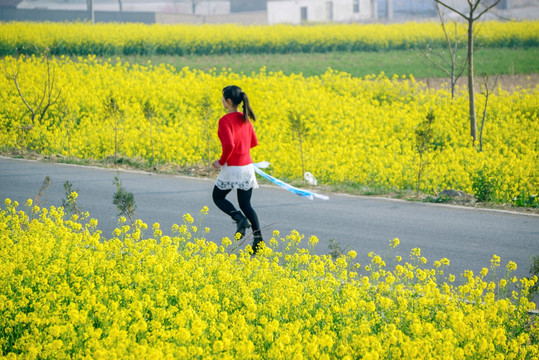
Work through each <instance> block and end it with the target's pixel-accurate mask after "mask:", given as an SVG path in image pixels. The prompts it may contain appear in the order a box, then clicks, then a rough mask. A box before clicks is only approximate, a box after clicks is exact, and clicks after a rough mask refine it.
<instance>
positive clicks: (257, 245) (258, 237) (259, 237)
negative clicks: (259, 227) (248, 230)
mask: <svg viewBox="0 0 539 360" xmlns="http://www.w3.org/2000/svg"><path fill="white" fill-rule="evenodd" d="M263 242H264V239H262V235H255V236H254V240H253V246H252V248H253V255H256V253H257V252H258V250H260V248H261V247H262V246H261V244H262V243H263Z"/></svg>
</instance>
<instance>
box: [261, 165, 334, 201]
mask: <svg viewBox="0 0 539 360" xmlns="http://www.w3.org/2000/svg"><path fill="white" fill-rule="evenodd" d="M253 165H254V170H255V172H256V173H257V174H258V175H260V176H262V177H263V178H265V179H267V180H269V181H271V182H272V183H274V184H275V185H278V186H280V187H282V188H283V189H285V190H288V191H290V192H291V193H293V194H296V195H299V196H303V197H307V198H309V199H311V200H314V198H315V197H316V198H318V199H322V200H329V197H328V196H326V195H320V194H317V193H315V192H312V191H308V190H304V189H298V188H297V187H294V186H292V185H290V184H287V183H285V182H284V181H282V180H279V179H277V178H274V177H273V176H271V175H269V174H266V173H265V172H264V171H262V170H261V169H265V168H267V167H268V166H269V165H270V163H269V162H267V161H262V162H259V163H254V164H253Z"/></svg>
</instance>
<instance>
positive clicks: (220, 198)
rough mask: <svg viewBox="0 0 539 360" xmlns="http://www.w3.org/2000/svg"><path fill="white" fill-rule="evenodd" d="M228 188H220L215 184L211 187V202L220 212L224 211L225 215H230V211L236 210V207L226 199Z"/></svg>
mask: <svg viewBox="0 0 539 360" xmlns="http://www.w3.org/2000/svg"><path fill="white" fill-rule="evenodd" d="M229 192H230V190H221V189H219V188H218V187H217V186H214V187H213V194H212V197H213V202H214V203H215V205H217V207H218V208H219V209H221V211H222V212H224V213H225V214H227V215H230V216H232V213H234V212H235V211H236V208H235V207H234V205H232V203H231V202H230V201H228V200H227V199H226V196H227V195H228V193H229Z"/></svg>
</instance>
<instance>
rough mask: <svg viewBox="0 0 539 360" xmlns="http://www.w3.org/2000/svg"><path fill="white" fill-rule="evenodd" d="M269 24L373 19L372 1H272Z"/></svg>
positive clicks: (269, 7)
mask: <svg viewBox="0 0 539 360" xmlns="http://www.w3.org/2000/svg"><path fill="white" fill-rule="evenodd" d="M266 7H267V13H268V24H280V23H287V24H302V23H306V22H313V23H320V22H357V21H360V20H364V19H369V18H371V14H372V6H371V0H330V1H328V0H270V1H268V2H267V6H266Z"/></svg>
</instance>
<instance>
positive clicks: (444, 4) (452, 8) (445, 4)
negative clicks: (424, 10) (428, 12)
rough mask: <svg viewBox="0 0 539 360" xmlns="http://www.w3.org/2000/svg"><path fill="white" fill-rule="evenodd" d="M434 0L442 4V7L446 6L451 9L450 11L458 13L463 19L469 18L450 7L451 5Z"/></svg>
mask: <svg viewBox="0 0 539 360" xmlns="http://www.w3.org/2000/svg"><path fill="white" fill-rule="evenodd" d="M434 1H435V2H436V3H438V4H440V5H442V6H443V7H446V8H448V9H449V10H451V11H453V12H455V13H457V14H459V15H460V16H462V17H463V18H464V19H466V20H469V18H468V17H467V16H466V15H464V14H463V13H461V12H460V11H458V10H456V9H454V8H453V7H451V6H449V5H447V4H444V3H443V2H441V1H440V0H434Z"/></svg>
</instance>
